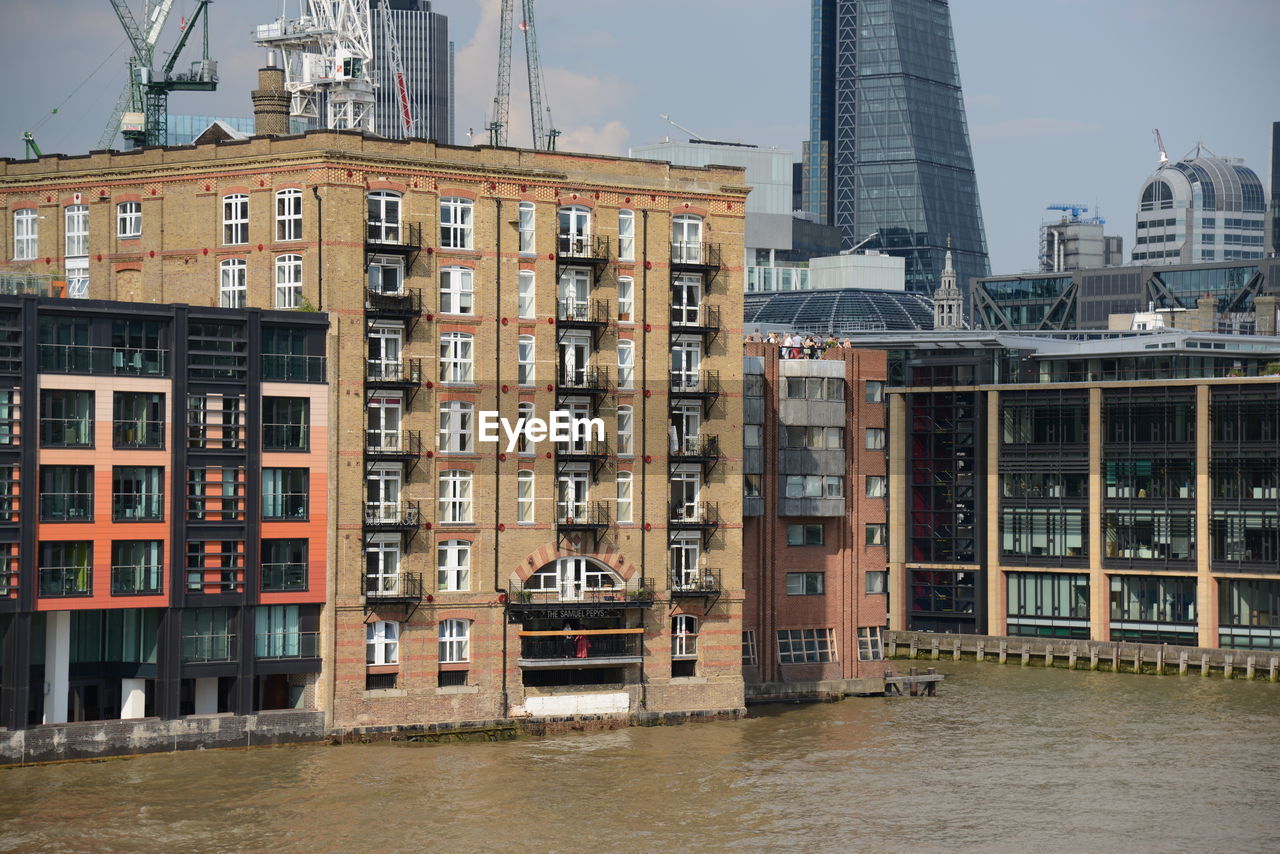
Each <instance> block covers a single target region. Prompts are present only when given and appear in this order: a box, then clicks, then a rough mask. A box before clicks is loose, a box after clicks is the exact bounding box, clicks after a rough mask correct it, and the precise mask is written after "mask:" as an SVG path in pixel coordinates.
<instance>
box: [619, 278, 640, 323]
mask: <svg viewBox="0 0 1280 854" xmlns="http://www.w3.org/2000/svg"><path fill="white" fill-rule="evenodd" d="M635 293H636V280H635V279H633V278H632V277H631V276H619V277H618V322H619V323H634V322H635V316H634V315H635V310H636V297H635Z"/></svg>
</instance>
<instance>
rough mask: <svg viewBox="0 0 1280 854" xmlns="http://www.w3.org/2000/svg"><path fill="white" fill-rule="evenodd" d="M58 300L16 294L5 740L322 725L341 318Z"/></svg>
mask: <svg viewBox="0 0 1280 854" xmlns="http://www.w3.org/2000/svg"><path fill="white" fill-rule="evenodd" d="M51 284H52V283H51V277H49V276H14V275H11V274H2V275H0V290H4V291H5V293H4V294H3V295H0V323H2V324H3V335H4V339H3V342H4V343H3V345H2V348H3V349H2V352H3V359H2V361H0V384H2V385H3V388H0V413H2V414H3V416H4V417H3V419H2V420H0V489H2V490H3V492H2V495H3V497H0V549H2V550H3V555H4V567H3V568H2V569H0V653H2V654H0V714H2V715H3V717H2V719H0V723H3V726H4V727H6V728H8V729H10V730H20V729H22V728H24V727H26V726H29V725H33V724H40V723H50V724H59V723H65V722H74V721H97V720H112V719H124V720H128V719H138V718H144V717H157V718H161V719H173V718H178V717H180V716H183V715H191V714H212V713H219V712H224V713H226V712H229V713H234V714H239V715H253V714H255V713H257V712H260V711H263V710H272V709H308V708H315V704H316V696H315V695H316V680H317V676H318V674H319V672H320V669H321V667H320V656H319V650H318V647H317V644H316V640H317V632H318V629H319V620H320V612H321V608H322V607H323V605H324V602H325V600H326V589H327V588H326V584H327V581H326V578H325V572H324V565H325V563H324V562H325V552H326V543H327V542H328V523H327V513H328V508H327V506H326V504H325V502H324V501H323V500H319V501H315V502H309V501H308V497H309V495H317V496H320V497H322V496H323V495H324V492H325V489H324V485H325V482H326V480H327V477H328V465H329V462H328V460H329V449H328V437H327V429H326V427H327V404H328V394H327V389H326V387H325V386H324V384H323V378H324V356H323V350H324V344H325V332H326V327H327V320H326V318H325V315H323V314H320V313H311V314H307V315H305V316H297V315H295V314H286V313H284V312H276V311H261V310H258V309H247V310H246V309H224V308H200V307H191V306H186V305H139V304H136V303H120V302H104V301H98V300H92V301H89V300H84V301H82V300H68V299H51V298H46V297H42V296H39V295H37V294H38V293H41V292H42V293H48V292H49V286H50V285H51ZM20 292H26V293H27V294H30V295H21V293H20ZM282 354H288V355H282Z"/></svg>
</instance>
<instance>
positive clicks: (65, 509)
mask: <svg viewBox="0 0 1280 854" xmlns="http://www.w3.org/2000/svg"><path fill="white" fill-rule="evenodd" d="M92 520H93V493H92V492H42V493H40V521H41V522H89V521H92Z"/></svg>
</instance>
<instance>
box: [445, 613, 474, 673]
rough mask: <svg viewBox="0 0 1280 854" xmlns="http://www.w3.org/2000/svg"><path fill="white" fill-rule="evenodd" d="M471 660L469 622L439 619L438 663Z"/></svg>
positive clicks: (455, 662) (463, 662) (461, 662)
mask: <svg viewBox="0 0 1280 854" xmlns="http://www.w3.org/2000/svg"><path fill="white" fill-rule="evenodd" d="M470 660H471V622H470V621H469V620H441V621H440V663H441V664H465V663H467V662H468V661H470Z"/></svg>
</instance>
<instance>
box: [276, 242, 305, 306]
mask: <svg viewBox="0 0 1280 854" xmlns="http://www.w3.org/2000/svg"><path fill="white" fill-rule="evenodd" d="M300 305H302V256H301V255H279V256H277V257H276V308H297V307H298V306H300Z"/></svg>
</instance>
